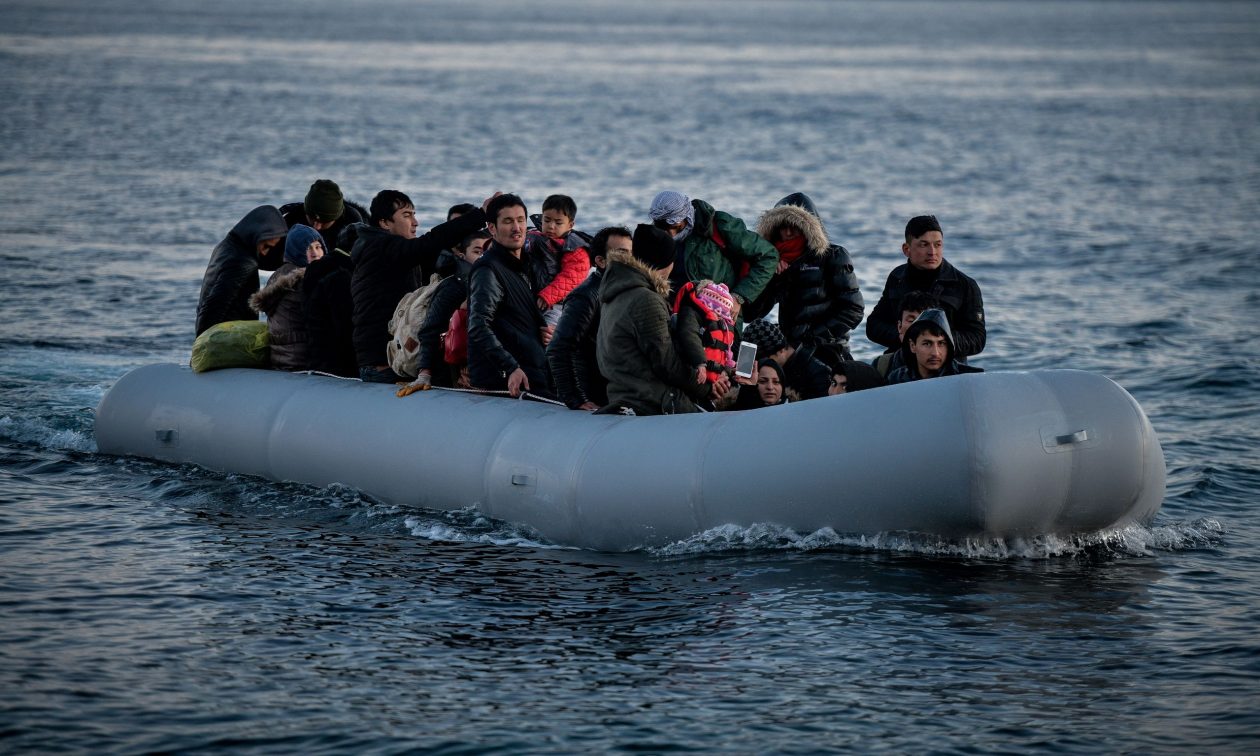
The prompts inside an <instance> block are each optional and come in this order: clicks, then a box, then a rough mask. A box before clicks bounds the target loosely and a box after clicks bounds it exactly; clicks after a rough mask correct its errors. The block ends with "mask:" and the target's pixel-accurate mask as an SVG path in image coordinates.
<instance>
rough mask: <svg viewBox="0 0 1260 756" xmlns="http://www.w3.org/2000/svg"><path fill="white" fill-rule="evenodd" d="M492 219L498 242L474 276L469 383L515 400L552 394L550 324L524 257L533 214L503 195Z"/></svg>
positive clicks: (491, 207) (490, 209)
mask: <svg viewBox="0 0 1260 756" xmlns="http://www.w3.org/2000/svg"><path fill="white" fill-rule="evenodd" d="M486 215H487V217H488V218H489V219H490V236H491V238H493V239H494V241H493V242H492V243H491V244H490V246H489V247H487V248H486V251H485V253H484V254H482V256H481V259H480V260H478V261H477V262H476V263H474V264H473V266H472V270H471V272H470V273H469V276H468V379H469V381H470V382H471V383H472V385H473V386H474V387H476V388H479V389H485V390H488V391H503V390H507V392H508V393H510V394H511V395H512V396H513V397H519V396H520V395H521V393H522V392H525V391H529V392H531V393H534V394H538V395H540V396H549V395H550V394H551V379H550V374H549V373H548V369H547V353H546V351H545V349H544V347H543V341H542V333H543V328H544V323H543V318H542V313H541V312H540V311H539V309H538V306H537V304H536V302H537V299H538V292H536V291H535V290H534V286H533V279H532V278H531V276H530V271H529V261H528V260H527V259H525V257H524V256H523V254H522V252H523V250H524V248H525V234H526V231H527V229H528V226H529V211H528V210H527V209H526V207H525V202H524V201H523V200H521V198H520V197H518V196H516V195H515V194H503V195H500V196H498V197H495V198H494V199H493V200H491V201H490V202H489V203H488V206H487V208H486Z"/></svg>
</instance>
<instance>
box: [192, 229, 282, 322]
mask: <svg viewBox="0 0 1260 756" xmlns="http://www.w3.org/2000/svg"><path fill="white" fill-rule="evenodd" d="M288 232H289V228H288V226H286V225H285V224H284V218H282V217H281V216H280V211H279V210H277V209H276V208H274V207H272V206H271V205H262V206H261V207H256V208H254V209H253V210H250V211H249V212H248V213H246V214H245V217H244V218H241V219H240V220H239V221H237V223H236V225H235V226H233V227H232V230H231V231H229V232H228V235H227V236H225V237H224V238H223V241H221V242H219V243H218V244H217V245H216V246H215V248H214V252H212V253H211V254H210V263H209V264H208V265H207V266H206V273H205V275H204V276H203V277H202V279H201V295H200V296H199V297H198V298H197V321H196V331H197V333H196V335H197V336H200V335H201V333H202V332H203V331H205V330H206V329H207V328H209V327H210V326H213V325H218V324H219V323H225V322H227V321H229V320H257V319H258V313H256V312H254V311H253V310H251V309H250V307H249V298H250V297H251V296H253V295H254V292H256V291H258V268H259V260H260V259H261V258H262V257H264V256H265V255H267V253H269V252H270V251H271V250H272V249H274V248H276V247H278V246H281V244H282V243H283V242H284V236H285V234H287V233H288ZM272 269H274V266H273V268H272Z"/></svg>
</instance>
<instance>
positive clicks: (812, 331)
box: [746, 192, 863, 367]
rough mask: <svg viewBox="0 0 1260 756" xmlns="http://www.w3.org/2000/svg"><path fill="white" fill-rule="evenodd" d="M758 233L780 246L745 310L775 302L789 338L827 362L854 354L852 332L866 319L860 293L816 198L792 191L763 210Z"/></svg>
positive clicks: (756, 311)
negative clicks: (774, 262)
mask: <svg viewBox="0 0 1260 756" xmlns="http://www.w3.org/2000/svg"><path fill="white" fill-rule="evenodd" d="M757 233H758V234H760V235H761V237H762V238H764V239H765V240H766V241H768V242H770V243H771V244H773V245H774V247H775V249H777V250H778V251H779V265H778V268H777V269H776V271H775V276H774V278H772V279H771V280H770V284H769V285H768V286H766V289H765V291H764V292H763V293H762V295H761V296H760V297H758V298H757V301H756V303H755V304H754V305H750V306H749V308H748V311H747V312H746V315H747V316H748V317H749V318H754V319H755V318H757V317H761V316H763V315H765V314H766V313H768V312H769V311H770V309H771V308H772V307H773V306H774V305H775V304H776V303H777V304H778V305H779V328H780V329H782V331H783V335H784V336H785V337H787V340H788V342H789V343H791V344H793V345H795V346H798V347H799V346H802V345H804V346H812V347H814V356H815V357H817V358H818V359H819V360H821V361H822V362H824V363H825V364H827V365H828V366H829V367H835V366H836V365H837V364H838V363H839V362H841V361H842V360H848V359H851V358H852V356H851V355H850V353H849V331H851V330H853V329H854V328H856V327H857V324H858V323H860V322H862V312H863V309H862V308H863V302H862V292H861V290H860V289H859V288H858V278H857V273H855V272H854V270H853V261H852V260H851V259H849V252H848V250H846V249H845V248H844V247H841V246H840V245H838V244H832V243H831V240H830V239H828V238H827V230H826V228H825V227H824V226H823V223H822V220H821V219H820V218H819V217H818V210H817V209H815V207H814V203H813V200H811V199H810V198H809V197H808V196H807V195H805V194H804V193H802V192H796V193H795V194H789V195H788V196H786V197H784V198H783V199H781V200H779V201H778V203H777V204H775V206H774V208H773V209H771V210H767V211H766V212H765V213H764V214H762V216H761V219H760V220H759V221H758V223H757Z"/></svg>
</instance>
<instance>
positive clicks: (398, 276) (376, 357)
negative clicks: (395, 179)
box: [350, 189, 497, 383]
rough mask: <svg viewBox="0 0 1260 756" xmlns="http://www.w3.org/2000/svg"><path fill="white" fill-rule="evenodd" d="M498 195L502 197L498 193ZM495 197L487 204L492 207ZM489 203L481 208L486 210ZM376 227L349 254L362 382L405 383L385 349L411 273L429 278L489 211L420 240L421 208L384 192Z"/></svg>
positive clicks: (374, 213)
mask: <svg viewBox="0 0 1260 756" xmlns="http://www.w3.org/2000/svg"><path fill="white" fill-rule="evenodd" d="M496 196H497V193H496ZM489 201H490V198H487V199H486V202H489ZM484 207H485V204H484V203H483V204H482V208H484ZM370 213H371V219H372V223H371V225H369V226H367V227H365V228H363V229H362V230H360V232H359V238H358V241H356V242H355V244H354V249H352V250H351V251H350V257H351V259H352V260H353V261H354V274H353V277H352V278H351V283H350V293H351V296H352V297H353V299H354V351H355V357H356V359H357V360H358V363H359V377H360V378H361V379H362V380H364V381H367V382H370V383H394V382H395V381H398V380H401V379H400V378H399V376H398V374H397V373H395V372H394V371H393V370H392V369H391V368H390V366H389V359H388V358H387V357H386V353H385V349H386V345H387V344H388V343H389V341H390V336H389V320H390V318H391V317H393V315H394V310H395V309H396V308H397V306H398V302H399V300H401V299H402V298H403V297H404V296H406V295H407V293H408V292H409V291H411V289H410V288H408V286H409V285H410V283H411V282H412V275H411V270H412V268H414V267H416V266H422V268H423V270H424V272H425V278H426V279H427V277H428V273H430V272H432V269H433V267H434V266H435V265H436V264H437V256H438V254H439V253H440V252H441V251H442V250H443V249H445V248H447V247H450V246H453V245H454V244H455V243H456V242H458V241H460V240H461V239H463V238H464V237H465V236H467V235H468V234H470V233H472V232H473V231H476V230H477V229H478V228H481V227H482V226H483V225H484V224H485V221H486V214H485V211H484V209H478V210H474V211H473V212H471V213H467V214H465V215H461V216H460V217H458V218H456V219H455V220H453V221H449V222H447V223H442V224H440V225H438V226H434V227H433V228H432V229H430V230H429V232H428V233H426V234H424V235H422V236H419V237H417V236H416V229H417V228H418V227H419V223H418V222H417V221H416V206H415V205H414V204H413V203H412V201H411V198H410V197H408V196H407V195H405V194H403V193H402V192H400V191H398V190H396V189H385V190H383V191H381V192H379V193H377V195H376V196H375V197H373V198H372V206H371V210H370Z"/></svg>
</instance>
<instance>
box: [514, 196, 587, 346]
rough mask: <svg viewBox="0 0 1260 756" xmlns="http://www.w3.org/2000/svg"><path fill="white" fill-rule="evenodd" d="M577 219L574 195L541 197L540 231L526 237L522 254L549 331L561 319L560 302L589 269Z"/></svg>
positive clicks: (585, 247) (585, 248) (584, 242)
mask: <svg viewBox="0 0 1260 756" xmlns="http://www.w3.org/2000/svg"><path fill="white" fill-rule="evenodd" d="M576 218H577V203H576V202H574V201H573V198H571V197H568V196H566V195H563V194H553V195H551V196H550V197H548V198H547V199H545V200H543V206H542V222H541V224H540V225H541V226H542V230H541V231H535V230H530V232H529V233H528V234H527V235H526V238H525V254H526V255H528V256H529V259H530V267H531V269H532V271H533V277H534V286H535V288H537V289H538V309H540V310H542V313H543V320H544V321H545V322H546V323H547V326H548V330H549V331H550V330H551V329H554V328H555V325H556V323H559V322H560V312H561V311H562V309H563V307H562V305H561V302H563V301H564V298H565V297H567V296H569V292H571V291H573V290H574V289H576V288H577V286H578V284H580V283H582V282H583V281H585V280H586V276H587V275H588V274H590V272H591V258H590V254H589V252H588V251H587V248H588V242H587V240H586V239H585V238H584V237H583V235H582V234H581V233H580V232H578V231H574V230H573V222H574V220H576Z"/></svg>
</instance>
